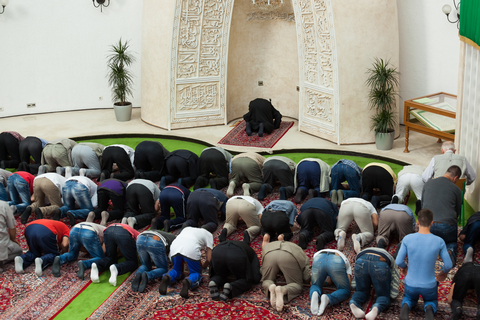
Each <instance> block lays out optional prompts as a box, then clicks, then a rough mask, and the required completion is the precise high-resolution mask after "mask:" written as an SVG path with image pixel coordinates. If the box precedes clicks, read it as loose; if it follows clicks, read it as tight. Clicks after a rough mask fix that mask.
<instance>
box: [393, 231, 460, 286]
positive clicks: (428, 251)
mask: <svg viewBox="0 0 480 320" xmlns="http://www.w3.org/2000/svg"><path fill="white" fill-rule="evenodd" d="M439 255H440V257H441V258H442V260H443V263H444V269H445V270H450V269H451V268H452V261H451V259H450V256H449V255H448V251H447V247H446V245H445V242H444V241H443V239H442V238H440V237H437V236H435V235H433V234H431V233H429V234H422V233H412V234H409V235H407V236H406V237H405V238H403V241H402V246H401V247H400V250H399V252H398V255H397V258H396V260H395V262H396V264H397V265H398V266H400V267H404V265H403V262H404V260H405V257H406V256H408V273H407V276H406V277H405V284H407V285H408V286H410V287H416V288H432V287H434V286H435V285H436V283H437V280H436V279H435V263H436V261H437V257H438V256H439Z"/></svg>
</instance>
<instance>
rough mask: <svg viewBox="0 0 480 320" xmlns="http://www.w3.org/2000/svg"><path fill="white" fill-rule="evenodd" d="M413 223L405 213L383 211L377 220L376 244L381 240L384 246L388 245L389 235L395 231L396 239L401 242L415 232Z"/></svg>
mask: <svg viewBox="0 0 480 320" xmlns="http://www.w3.org/2000/svg"><path fill="white" fill-rule="evenodd" d="M413 222H414V220H413V218H412V217H410V216H409V215H408V213H406V212H405V211H395V210H383V211H382V212H381V213H380V218H379V220H378V235H377V243H378V241H379V240H380V239H383V240H384V241H385V244H386V245H388V243H389V239H390V234H391V233H392V232H393V231H395V230H397V232H398V238H399V240H400V242H402V240H403V238H404V237H405V236H406V235H408V234H410V233H413V232H415V230H413Z"/></svg>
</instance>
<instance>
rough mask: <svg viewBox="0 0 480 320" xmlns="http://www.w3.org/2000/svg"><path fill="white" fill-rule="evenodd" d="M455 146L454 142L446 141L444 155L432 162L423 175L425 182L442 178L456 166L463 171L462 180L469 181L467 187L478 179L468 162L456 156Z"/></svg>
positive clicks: (435, 157) (443, 149) (436, 157)
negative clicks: (448, 170)
mask: <svg viewBox="0 0 480 320" xmlns="http://www.w3.org/2000/svg"><path fill="white" fill-rule="evenodd" d="M455 151H456V149H455V144H454V143H453V142H452V141H445V142H444V143H443V144H442V154H439V155H436V156H434V157H433V158H432V160H431V161H430V164H429V165H428V167H427V168H426V169H425V171H424V172H423V174H422V179H423V181H424V182H427V181H428V180H430V179H432V178H438V177H441V176H443V175H444V174H445V172H447V169H448V168H450V167H451V166H453V165H456V166H458V167H459V168H460V170H461V171H462V175H461V176H460V178H461V179H462V178H466V179H467V185H470V184H471V183H472V182H473V181H475V178H476V177H477V176H476V174H475V171H474V170H473V168H472V166H471V165H470V163H468V160H467V159H466V158H465V157H464V156H462V155H459V154H455Z"/></svg>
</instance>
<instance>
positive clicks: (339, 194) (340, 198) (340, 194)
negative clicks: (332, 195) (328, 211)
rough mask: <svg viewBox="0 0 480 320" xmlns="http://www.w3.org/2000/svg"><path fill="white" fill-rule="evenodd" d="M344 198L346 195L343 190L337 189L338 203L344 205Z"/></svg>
mask: <svg viewBox="0 0 480 320" xmlns="http://www.w3.org/2000/svg"><path fill="white" fill-rule="evenodd" d="M344 198H345V195H344V194H343V190H337V203H338V205H339V206H340V205H342V202H343V199H344Z"/></svg>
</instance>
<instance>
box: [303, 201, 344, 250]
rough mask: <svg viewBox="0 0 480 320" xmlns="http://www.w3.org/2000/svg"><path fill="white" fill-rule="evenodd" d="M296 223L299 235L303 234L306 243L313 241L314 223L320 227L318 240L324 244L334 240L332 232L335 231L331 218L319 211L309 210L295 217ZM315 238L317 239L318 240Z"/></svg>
mask: <svg viewBox="0 0 480 320" xmlns="http://www.w3.org/2000/svg"><path fill="white" fill-rule="evenodd" d="M297 223H298V224H299V225H300V227H301V229H300V232H299V233H300V234H304V235H305V237H306V238H307V242H310V241H311V240H312V239H313V236H314V233H313V228H314V227H315V223H316V224H317V225H318V226H319V227H320V229H321V232H320V235H319V236H318V238H320V237H321V238H322V239H323V241H324V243H329V242H330V241H332V240H333V239H335V235H334V234H333V232H334V231H335V224H334V223H333V220H332V217H330V216H329V215H328V214H326V213H325V212H323V211H322V210H320V209H316V208H309V209H307V210H305V211H303V212H302V213H300V214H299V215H298V216H297ZM318 238H317V239H318Z"/></svg>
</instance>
